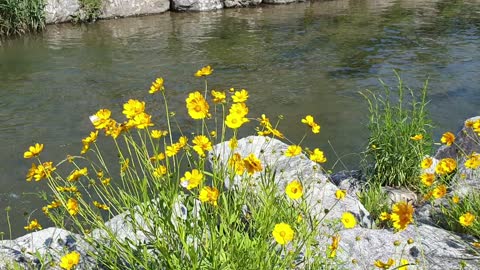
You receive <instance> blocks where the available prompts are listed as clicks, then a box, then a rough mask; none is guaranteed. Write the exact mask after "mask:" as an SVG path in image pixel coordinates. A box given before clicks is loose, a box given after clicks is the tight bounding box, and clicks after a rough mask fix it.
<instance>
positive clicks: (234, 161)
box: [228, 153, 245, 175]
mask: <svg viewBox="0 0 480 270" xmlns="http://www.w3.org/2000/svg"><path fill="white" fill-rule="evenodd" d="M228 165H230V167H232V169H233V170H234V171H235V174H237V175H242V174H243V173H244V172H245V165H244V162H243V160H242V157H241V156H240V154H239V153H235V154H233V156H232V157H231V158H230V159H229V160H228Z"/></svg>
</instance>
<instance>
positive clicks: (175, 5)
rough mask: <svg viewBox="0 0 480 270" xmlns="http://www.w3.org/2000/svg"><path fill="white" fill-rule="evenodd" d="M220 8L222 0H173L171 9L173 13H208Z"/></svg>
mask: <svg viewBox="0 0 480 270" xmlns="http://www.w3.org/2000/svg"><path fill="white" fill-rule="evenodd" d="M222 8H223V1H222V0H173V1H172V7H171V9H172V10H175V11H209V10H217V9H222Z"/></svg>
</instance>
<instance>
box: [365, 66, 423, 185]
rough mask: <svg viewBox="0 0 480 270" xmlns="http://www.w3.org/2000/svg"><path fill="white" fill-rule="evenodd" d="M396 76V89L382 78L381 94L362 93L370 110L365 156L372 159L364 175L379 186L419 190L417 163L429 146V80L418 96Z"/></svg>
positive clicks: (418, 168) (369, 159)
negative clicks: (367, 171) (427, 97)
mask: <svg viewBox="0 0 480 270" xmlns="http://www.w3.org/2000/svg"><path fill="white" fill-rule="evenodd" d="M396 76H397V79H398V86H397V89H395V91H393V90H392V89H391V88H390V87H389V86H387V85H386V84H385V83H383V82H382V81H381V83H382V85H383V89H384V95H380V94H377V93H374V92H373V91H369V90H367V91H365V92H364V93H361V94H362V95H363V96H364V97H365V99H366V100H367V101H368V104H369V111H370V122H369V125H368V128H369V130H370V138H369V142H368V149H367V150H366V159H367V160H368V161H372V162H373V168H372V169H370V170H369V175H368V176H367V177H368V181H369V182H373V183H378V184H380V185H384V186H385V185H386V186H391V187H405V188H410V189H413V190H418V186H419V185H418V179H419V176H420V167H419V164H420V162H421V160H422V158H423V156H424V155H426V154H429V152H430V149H431V145H432V140H431V137H430V135H429V134H430V129H431V125H430V120H429V118H428V116H427V111H426V108H425V107H426V105H427V99H426V96H427V86H428V81H427V82H425V84H424V86H423V88H422V89H421V90H420V93H419V94H418V95H417V93H415V92H414V91H413V90H412V89H410V88H408V87H406V86H404V85H403V82H402V80H401V78H400V76H399V75H398V74H397V73H396Z"/></svg>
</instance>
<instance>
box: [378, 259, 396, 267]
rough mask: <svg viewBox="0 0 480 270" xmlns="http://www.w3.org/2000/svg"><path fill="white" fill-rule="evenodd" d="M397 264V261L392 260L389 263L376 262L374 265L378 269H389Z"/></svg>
mask: <svg viewBox="0 0 480 270" xmlns="http://www.w3.org/2000/svg"><path fill="white" fill-rule="evenodd" d="M394 264H395V260H394V259H392V258H390V259H388V261H387V262H382V261H381V260H376V261H375V263H374V265H375V266H376V267H378V268H382V269H388V268H390V267H392V266H393V265H394Z"/></svg>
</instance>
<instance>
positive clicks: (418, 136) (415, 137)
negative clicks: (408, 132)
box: [410, 134, 423, 141]
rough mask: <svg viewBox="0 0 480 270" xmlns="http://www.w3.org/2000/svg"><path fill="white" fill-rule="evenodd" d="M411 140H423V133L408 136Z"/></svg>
mask: <svg viewBox="0 0 480 270" xmlns="http://www.w3.org/2000/svg"><path fill="white" fill-rule="evenodd" d="M410 139H411V140H414V141H421V140H423V134H416V135H415V136H412V137H410Z"/></svg>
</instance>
